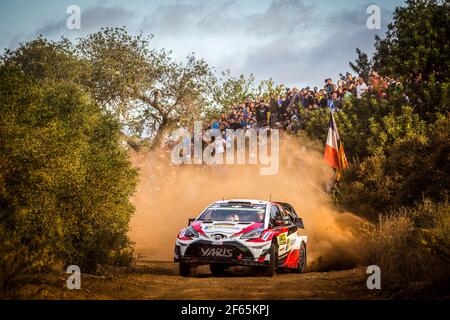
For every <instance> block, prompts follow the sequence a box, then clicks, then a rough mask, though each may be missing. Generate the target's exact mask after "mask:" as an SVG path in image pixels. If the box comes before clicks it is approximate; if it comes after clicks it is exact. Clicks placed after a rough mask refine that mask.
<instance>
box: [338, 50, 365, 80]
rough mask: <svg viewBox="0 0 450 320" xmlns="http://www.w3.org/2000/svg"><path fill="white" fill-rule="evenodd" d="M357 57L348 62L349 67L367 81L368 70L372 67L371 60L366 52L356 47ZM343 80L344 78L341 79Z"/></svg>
mask: <svg viewBox="0 0 450 320" xmlns="http://www.w3.org/2000/svg"><path fill="white" fill-rule="evenodd" d="M356 54H357V56H358V57H357V58H356V60H355V62H354V63H353V62H350V63H349V65H350V68H352V70H353V71H355V72H356V73H357V74H358V75H359V76H360V77H361V78H363V79H364V81H365V82H366V83H367V81H369V74H370V70H371V69H372V62H371V60H370V59H369V57H368V56H367V54H366V53H364V52H362V51H361V50H360V49H359V48H356ZM343 80H344V79H343Z"/></svg>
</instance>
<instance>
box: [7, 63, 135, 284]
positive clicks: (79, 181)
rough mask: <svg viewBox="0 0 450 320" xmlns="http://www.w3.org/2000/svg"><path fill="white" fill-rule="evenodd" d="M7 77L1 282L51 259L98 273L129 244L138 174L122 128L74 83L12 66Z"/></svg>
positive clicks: (8, 66) (25, 272)
mask: <svg viewBox="0 0 450 320" xmlns="http://www.w3.org/2000/svg"><path fill="white" fill-rule="evenodd" d="M0 78H1V79H2V81H1V84H0V112H1V114H2V117H1V118H0V141H2V144H1V145H0V167H1V179H0V185H1V186H0V190H1V192H0V208H1V210H0V212H1V215H0V228H1V229H2V231H4V233H3V232H2V236H3V237H5V241H2V242H1V243H0V246H1V249H0V251H2V252H6V254H5V255H2V259H3V258H5V260H2V264H3V263H4V265H3V266H2V267H5V266H6V267H5V268H6V270H5V269H3V270H2V276H5V275H6V276H5V277H7V278H11V279H12V277H11V276H7V275H8V274H10V273H19V272H20V273H22V274H29V273H30V272H34V271H36V270H39V269H40V268H41V267H42V261H49V259H47V258H46V257H47V256H48V257H49V258H51V259H56V260H58V261H61V262H62V263H63V264H65V265H69V264H77V265H79V266H80V267H81V270H82V271H83V272H92V271H95V269H96V267H97V264H104V263H105V264H106V263H109V262H110V258H111V257H113V256H114V255H115V254H117V253H118V252H120V251H121V250H124V249H125V248H128V247H129V246H130V242H129V240H128V237H127V232H128V222H129V219H130V216H131V214H132V212H133V206H132V205H131V204H130V202H129V197H130V195H131V194H132V193H133V192H134V187H135V184H136V177H137V173H136V171H135V170H134V169H133V168H132V166H131V163H130V162H129V160H128V157H127V154H126V151H125V150H124V149H123V148H122V146H121V141H120V139H119V138H120V129H121V128H120V124H119V123H118V122H117V121H116V120H115V119H114V118H113V117H112V116H111V115H109V114H107V113H105V112H104V111H102V109H101V108H100V107H99V106H98V105H97V104H96V103H95V101H94V100H93V99H91V97H90V95H89V94H88V93H86V92H85V91H84V90H83V89H82V88H81V87H80V86H79V85H78V84H76V83H73V82H72V81H53V80H52V79H50V80H43V79H42V80H41V79H33V78H31V77H29V76H27V75H26V74H25V73H24V72H23V71H22V70H21V69H20V65H17V64H15V63H11V64H9V63H6V64H3V65H2V66H0ZM12 248H15V249H14V251H13V249H12ZM22 259H23V260H22ZM24 261H25V262H24ZM19 262H21V263H22V264H20V263H19ZM45 263H47V262H45ZM16 266H18V267H16ZM34 266H36V267H34ZM8 268H16V269H17V270H15V271H14V269H8Z"/></svg>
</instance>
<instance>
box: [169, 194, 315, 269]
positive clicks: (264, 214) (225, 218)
mask: <svg viewBox="0 0 450 320" xmlns="http://www.w3.org/2000/svg"><path fill="white" fill-rule="evenodd" d="M299 229H304V226H303V221H302V219H301V218H299V217H298V216H297V213H296V212H295V209H294V208H293V207H292V206H291V205H289V204H287V203H283V202H274V201H261V200H223V201H216V202H214V203H213V204H211V205H210V206H208V207H207V208H206V209H205V210H204V211H203V212H202V213H201V214H200V215H199V216H198V217H197V218H195V219H189V226H188V227H187V228H185V229H183V230H181V232H180V233H179V234H178V236H177V239H176V244H175V258H174V261H175V262H179V263H180V275H182V276H189V275H190V274H191V270H192V268H194V267H197V266H199V265H204V264H209V265H210V268H211V272H212V273H213V274H215V275H220V274H222V273H223V272H224V270H225V269H226V268H227V267H229V266H233V265H244V266H253V267H257V268H259V269H261V270H263V271H264V274H265V275H266V276H270V277H271V276H273V274H274V272H275V270H276V269H277V268H290V269H292V270H294V271H297V272H303V271H305V268H306V244H307V236H306V235H304V234H302V232H301V230H299Z"/></svg>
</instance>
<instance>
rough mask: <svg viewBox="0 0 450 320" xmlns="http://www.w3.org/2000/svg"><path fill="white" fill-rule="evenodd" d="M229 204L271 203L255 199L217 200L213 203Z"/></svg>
mask: <svg viewBox="0 0 450 320" xmlns="http://www.w3.org/2000/svg"><path fill="white" fill-rule="evenodd" d="M229 202H241V203H242V202H247V203H251V204H262V205H267V204H269V203H271V201H266V200H257V199H228V200H219V201H216V202H214V203H217V204H222V203H229Z"/></svg>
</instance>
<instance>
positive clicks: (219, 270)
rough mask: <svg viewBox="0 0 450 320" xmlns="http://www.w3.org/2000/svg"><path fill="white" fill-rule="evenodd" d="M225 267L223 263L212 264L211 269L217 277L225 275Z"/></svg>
mask: <svg viewBox="0 0 450 320" xmlns="http://www.w3.org/2000/svg"><path fill="white" fill-rule="evenodd" d="M225 267H226V266H225V265H224V264H223V263H211V264H210V265H209V269H210V270H211V273H212V274H213V275H215V276H222V275H223V274H224V273H225Z"/></svg>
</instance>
